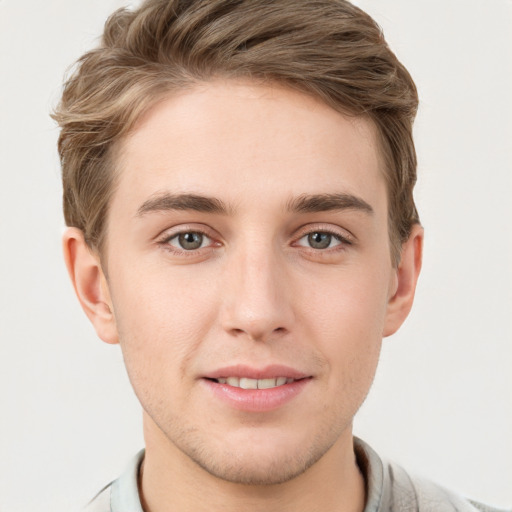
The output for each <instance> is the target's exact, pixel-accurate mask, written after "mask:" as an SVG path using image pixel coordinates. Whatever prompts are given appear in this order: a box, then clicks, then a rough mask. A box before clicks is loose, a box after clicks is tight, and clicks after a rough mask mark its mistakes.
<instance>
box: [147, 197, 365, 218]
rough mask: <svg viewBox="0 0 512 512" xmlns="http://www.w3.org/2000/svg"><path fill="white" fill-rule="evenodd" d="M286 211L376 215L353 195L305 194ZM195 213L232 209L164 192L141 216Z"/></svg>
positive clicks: (212, 200) (214, 201)
mask: <svg viewBox="0 0 512 512" xmlns="http://www.w3.org/2000/svg"><path fill="white" fill-rule="evenodd" d="M286 209H287V210H288V211H291V212H297V213H317V212H326V211H336V210H359V211H362V212H365V213H368V214H373V208H372V207H371V206H370V205H369V204H368V203H367V202H366V201H364V200H363V199H361V198H360V197H357V196H354V195H352V194H345V193H338V194H311V195H309V194H303V195H300V196H298V197H295V198H293V199H291V200H290V201H288V203H287V207H286ZM176 210H192V211H196V212H202V213H215V214H217V215H228V214H229V213H230V212H231V211H232V208H230V207H228V206H227V205H226V204H225V203H224V202H223V201H221V200H220V199H217V198H216V197H209V196H202V195H198V194H170V193H167V192H164V193H162V194H158V195H156V196H154V197H151V198H150V199H148V200H147V201H145V202H144V203H143V204H142V205H141V206H140V208H139V209H138V210H137V216H139V217H142V216H143V215H145V214H147V213H153V212H166V211H176Z"/></svg>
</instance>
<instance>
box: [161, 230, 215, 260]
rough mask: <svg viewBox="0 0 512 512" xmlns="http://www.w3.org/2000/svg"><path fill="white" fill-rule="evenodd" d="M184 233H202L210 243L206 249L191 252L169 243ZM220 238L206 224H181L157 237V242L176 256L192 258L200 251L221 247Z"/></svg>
mask: <svg viewBox="0 0 512 512" xmlns="http://www.w3.org/2000/svg"><path fill="white" fill-rule="evenodd" d="M184 233H200V234H201V235H203V236H205V237H206V238H208V239H209V240H210V243H209V244H208V245H207V246H206V247H200V248H198V249H191V250H186V249H180V248H179V247H175V246H174V245H171V244H170V243H169V241H170V240H172V239H174V238H176V237H177V236H179V235H181V234H184ZM218 238H219V237H218V236H216V234H215V232H214V231H213V230H212V229H211V228H209V227H208V226H205V225H204V224H179V225H177V226H173V227H171V228H167V229H165V230H163V231H162V232H161V233H160V234H159V235H157V236H156V237H155V242H156V243H157V244H158V245H160V246H162V247H163V248H164V249H166V250H168V251H170V252H172V253H174V254H178V255H182V254H183V255H187V256H192V255H195V254H197V253H198V252H200V251H205V250H208V249H212V248H213V247H216V246H220V245H221V243H220V242H219V241H218Z"/></svg>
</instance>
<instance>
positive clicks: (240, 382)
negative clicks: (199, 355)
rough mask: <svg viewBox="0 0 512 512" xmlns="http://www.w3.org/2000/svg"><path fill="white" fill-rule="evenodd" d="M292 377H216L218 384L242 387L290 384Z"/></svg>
mask: <svg viewBox="0 0 512 512" xmlns="http://www.w3.org/2000/svg"><path fill="white" fill-rule="evenodd" d="M293 381H294V379H289V378H286V377H276V378H274V379H248V378H247V377H226V378H220V379H217V382H218V383H219V384H227V385H228V386H233V387H234V388H242V389H272V388H276V387H278V386H284V385H285V384H290V382H293Z"/></svg>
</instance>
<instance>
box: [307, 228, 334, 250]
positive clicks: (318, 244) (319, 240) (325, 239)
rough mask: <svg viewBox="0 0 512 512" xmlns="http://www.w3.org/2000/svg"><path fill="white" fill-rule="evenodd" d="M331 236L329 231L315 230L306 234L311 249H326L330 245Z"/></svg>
mask: <svg viewBox="0 0 512 512" xmlns="http://www.w3.org/2000/svg"><path fill="white" fill-rule="evenodd" d="M332 239H333V236H332V235H331V234H330V233H322V232H315V233H310V234H309V235H308V244H309V245H310V247H312V248H313V249H327V248H328V247H330V245H331V242H332Z"/></svg>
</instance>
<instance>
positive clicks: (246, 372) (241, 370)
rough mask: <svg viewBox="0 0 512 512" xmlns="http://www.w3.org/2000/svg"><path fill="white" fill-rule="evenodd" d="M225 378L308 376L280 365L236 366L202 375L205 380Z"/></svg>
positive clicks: (291, 377) (298, 377)
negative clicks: (261, 366)
mask: <svg viewBox="0 0 512 512" xmlns="http://www.w3.org/2000/svg"><path fill="white" fill-rule="evenodd" d="M226 377H242V378H244V377H245V378H247V379H273V378H277V377H286V378H287V379H294V380H299V379H304V378H306V377H310V375H308V374H306V373H303V372H301V371H299V370H296V369H295V368H291V367H290V366H285V365H281V364H271V365H268V366H265V367H264V368H253V367H251V366H247V365H244V364H236V365H231V366H225V367H223V368H219V369H217V370H213V371H211V372H208V373H207V374H206V375H204V378H206V379H221V378H226Z"/></svg>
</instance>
